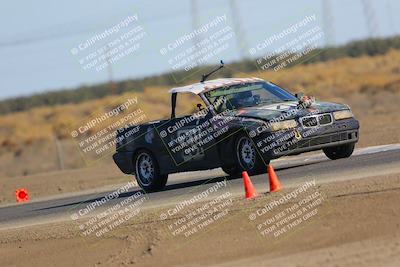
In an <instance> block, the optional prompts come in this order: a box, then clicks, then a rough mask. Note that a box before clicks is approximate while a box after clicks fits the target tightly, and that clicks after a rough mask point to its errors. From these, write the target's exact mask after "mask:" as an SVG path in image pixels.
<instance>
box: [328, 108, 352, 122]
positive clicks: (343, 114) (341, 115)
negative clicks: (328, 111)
mask: <svg viewBox="0 0 400 267" xmlns="http://www.w3.org/2000/svg"><path fill="white" fill-rule="evenodd" d="M333 117H334V118H335V120H343V119H349V118H353V117H354V115H353V112H351V110H350V109H347V110H340V111H335V112H333Z"/></svg>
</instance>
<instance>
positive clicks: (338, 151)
mask: <svg viewBox="0 0 400 267" xmlns="http://www.w3.org/2000/svg"><path fill="white" fill-rule="evenodd" d="M354 147H355V143H351V144H345V145H340V146H333V147H327V148H324V149H323V151H324V153H325V155H326V156H327V157H328V158H330V159H331V160H335V159H342V158H348V157H350V156H351V154H353V151H354Z"/></svg>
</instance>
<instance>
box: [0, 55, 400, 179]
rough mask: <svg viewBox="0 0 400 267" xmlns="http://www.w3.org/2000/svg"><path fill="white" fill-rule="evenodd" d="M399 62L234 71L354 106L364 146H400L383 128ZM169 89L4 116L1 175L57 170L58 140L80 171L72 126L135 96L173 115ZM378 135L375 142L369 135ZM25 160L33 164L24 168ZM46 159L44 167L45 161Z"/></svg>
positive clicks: (399, 79)
mask: <svg viewBox="0 0 400 267" xmlns="http://www.w3.org/2000/svg"><path fill="white" fill-rule="evenodd" d="M398 62H400V51H397V50H392V51H390V52H388V53H387V54H385V55H381V56H375V57H368V56H364V57H360V58H343V59H338V60H334V61H330V62H325V63H316V64H311V65H299V66H296V67H293V68H290V69H286V70H281V71H278V72H273V71H265V72H256V73H245V74H243V73H236V74H235V76H237V77H251V76H256V77H260V78H264V79H266V80H270V81H273V82H275V83H277V84H279V85H281V86H283V87H285V88H287V89H289V90H290V91H292V92H300V91H302V92H305V93H308V94H312V95H315V96H316V97H317V99H324V100H328V101H337V102H344V103H348V104H350V105H351V106H352V108H353V110H354V111H355V113H356V115H357V116H358V117H359V119H360V120H361V122H362V126H363V128H362V131H365V135H367V138H366V139H363V140H368V141H365V142H364V141H362V145H370V144H378V143H382V142H383V143H385V142H386V143H388V142H396V141H399V142H400V140H398V135H397V134H393V133H391V132H389V133H388V132H387V131H386V132H385V131H384V130H383V129H382V127H385V125H384V121H385V120H390V121H391V122H392V124H391V126H390V127H391V129H392V128H393V129H392V130H394V131H395V132H397V130H398V127H399V126H398V125H399V124H400V121H399V119H398V118H399V116H398V115H397V111H398V108H397V107H398V101H400V66H399V64H398ZM168 89H169V88H166V87H153V88H146V90H145V91H144V92H142V93H126V94H124V95H122V96H108V97H105V98H102V99H99V100H92V101H87V102H84V103H80V104H68V105H60V106H55V107H40V108H35V109H32V110H29V111H25V112H19V113H13V114H8V115H3V116H0V148H1V150H0V170H1V171H0V176H5V175H20V174H29V173H33V172H39V171H49V170H54V169H56V168H57V162H56V161H55V160H54V155H55V153H56V152H55V148H54V138H55V137H58V138H59V139H61V140H63V141H62V144H63V146H64V147H65V148H64V150H65V151H67V153H68V159H67V163H66V165H67V168H75V167H81V166H82V161H81V160H80V156H79V153H77V151H76V149H75V148H74V144H73V141H72V140H71V137H70V131H71V129H73V128H74V126H76V125H78V124H79V123H80V122H82V121H84V120H86V119H87V118H89V117H90V116H91V114H92V113H93V112H102V111H107V110H108V109H109V108H110V107H112V106H113V105H116V104H118V103H122V102H123V101H124V100H125V99H127V98H129V97H133V96H137V97H138V100H139V105H140V107H141V108H142V109H143V110H144V112H145V114H146V117H147V119H148V120H156V119H160V118H167V117H168V116H169V114H170V95H169V94H168V93H167V90H168ZM198 102H199V101H198V100H197V99H196V98H194V97H193V96H189V95H184V96H182V97H180V98H179V99H178V111H180V112H178V113H181V114H182V113H189V112H190V111H193V110H194V109H195V106H196V103H198ZM382 116H383V117H382ZM388 127H389V126H388ZM390 127H389V128H390ZM371 129H374V131H371ZM375 130H377V131H375ZM377 132H378V133H377ZM379 132H381V134H379ZM362 133H363V132H362ZM374 134H375V135H376V138H375V137H371V136H374ZM382 134H387V137H384V138H382ZM368 136H369V137H368ZM391 136H392V137H391ZM375 139H376V140H379V142H378V141H376V140H375ZM28 146H29V147H30V148H31V149H33V151H36V154H35V152H33V153H34V154H33V155H27V154H28V152H27V151H28V149H27V147H28ZM24 157H25V158H24ZM22 158H24V160H25V161H29V162H28V163H27V164H25V165H23V166H21V159H22ZM34 158H35V159H34ZM44 159H45V161H46V164H44V163H43V160H44ZM35 160H36V161H35ZM39 163H40V164H39ZM29 164H31V165H32V166H29Z"/></svg>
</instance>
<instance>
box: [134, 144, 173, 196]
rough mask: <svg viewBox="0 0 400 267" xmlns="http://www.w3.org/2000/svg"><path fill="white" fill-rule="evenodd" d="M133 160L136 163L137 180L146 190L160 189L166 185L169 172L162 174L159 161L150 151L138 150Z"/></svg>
mask: <svg viewBox="0 0 400 267" xmlns="http://www.w3.org/2000/svg"><path fill="white" fill-rule="evenodd" d="M133 162H134V164H135V176H136V181H137V182H138V184H139V186H140V187H141V188H142V189H143V190H144V191H146V192H153V191H159V190H161V189H163V188H164V187H165V184H166V183H167V180H168V174H164V175H161V174H160V167H159V166H158V162H157V160H156V158H155V157H154V156H153V154H152V153H151V152H150V151H147V150H140V151H138V153H136V155H135V157H134V159H133Z"/></svg>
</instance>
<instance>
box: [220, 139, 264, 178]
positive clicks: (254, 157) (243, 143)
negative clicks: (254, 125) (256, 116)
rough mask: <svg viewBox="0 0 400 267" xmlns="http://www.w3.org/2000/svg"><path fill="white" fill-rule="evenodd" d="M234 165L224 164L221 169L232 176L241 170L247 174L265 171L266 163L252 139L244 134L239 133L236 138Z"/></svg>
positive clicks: (238, 174)
mask: <svg viewBox="0 0 400 267" xmlns="http://www.w3.org/2000/svg"><path fill="white" fill-rule="evenodd" d="M234 149H235V151H234V157H235V162H236V164H235V165H234V166H224V167H222V169H223V170H224V171H225V172H226V173H227V174H229V175H230V176H232V177H236V176H240V174H241V172H242V171H247V172H248V174H249V175H255V174H260V173H265V172H266V171H267V169H266V165H268V164H269V161H268V162H264V161H263V159H262V158H261V157H260V155H259V154H258V152H257V149H256V147H255V145H254V143H253V141H252V140H251V139H250V138H249V137H248V136H247V135H246V134H241V135H239V136H238V137H237V138H236V141H235V147H234Z"/></svg>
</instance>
